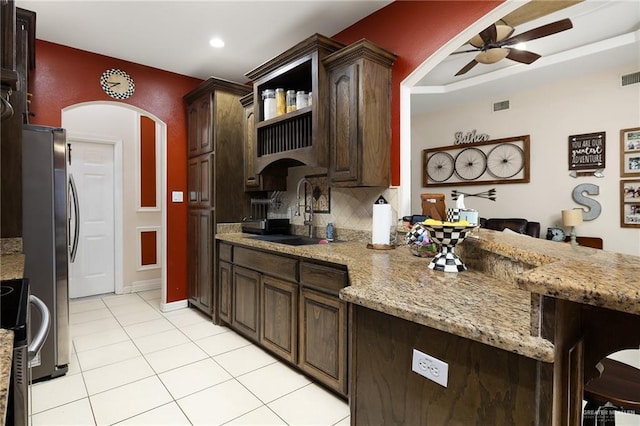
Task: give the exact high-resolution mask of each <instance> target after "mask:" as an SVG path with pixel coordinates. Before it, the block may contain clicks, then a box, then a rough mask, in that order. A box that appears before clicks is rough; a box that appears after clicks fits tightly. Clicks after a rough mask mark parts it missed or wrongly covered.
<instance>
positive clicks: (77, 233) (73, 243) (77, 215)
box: [69, 174, 80, 263]
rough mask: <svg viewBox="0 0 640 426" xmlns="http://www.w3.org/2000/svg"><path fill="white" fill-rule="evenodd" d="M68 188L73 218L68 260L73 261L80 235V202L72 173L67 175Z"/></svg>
mask: <svg viewBox="0 0 640 426" xmlns="http://www.w3.org/2000/svg"><path fill="white" fill-rule="evenodd" d="M69 188H70V190H71V199H72V200H73V214H74V218H75V224H74V225H75V226H74V230H73V240H72V241H71V244H70V246H71V247H70V249H71V253H70V256H71V259H70V262H71V263H73V262H74V261H75V260H76V254H78V239H79V237H80V202H79V200H78V189H77V188H76V181H75V180H73V175H71V174H70V175H69Z"/></svg>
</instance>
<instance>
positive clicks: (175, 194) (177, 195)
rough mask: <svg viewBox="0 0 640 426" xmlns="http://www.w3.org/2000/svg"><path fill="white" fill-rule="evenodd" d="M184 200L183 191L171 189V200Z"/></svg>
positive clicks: (176, 201) (179, 201)
mask: <svg viewBox="0 0 640 426" xmlns="http://www.w3.org/2000/svg"><path fill="white" fill-rule="evenodd" d="M182 200H183V197H182V191H171V201H173V202H174V203H181V202H182Z"/></svg>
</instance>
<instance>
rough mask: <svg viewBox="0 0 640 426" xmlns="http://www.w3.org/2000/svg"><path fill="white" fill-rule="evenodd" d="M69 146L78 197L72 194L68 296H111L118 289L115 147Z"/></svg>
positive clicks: (96, 145)
mask: <svg viewBox="0 0 640 426" xmlns="http://www.w3.org/2000/svg"><path fill="white" fill-rule="evenodd" d="M69 144H70V148H71V151H70V164H69V165H68V174H69V180H70V183H71V181H72V180H73V182H74V183H75V193H76V194H77V196H76V197H74V196H73V195H72V194H71V193H70V198H71V204H72V205H71V208H70V227H69V228H70V233H71V235H70V241H71V245H72V254H71V256H70V258H69V261H70V265H69V297H71V298H76V297H85V296H92V295H95V294H104V293H112V292H114V290H115V264H114V246H115V244H114V239H115V230H114V229H115V226H114V218H115V215H114V147H113V145H110V144H102V143H90V142H81V141H76V140H74V141H72V142H69ZM72 185H73V184H72ZM70 192H71V191H70ZM74 198H75V199H76V200H77V209H76V208H74V205H73V203H74ZM76 212H77V214H76ZM76 239H77V240H76ZM75 241H77V244H74V242H75ZM74 245H76V246H77V247H76V249H75V251H73V246H74Z"/></svg>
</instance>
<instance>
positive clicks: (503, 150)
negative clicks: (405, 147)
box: [422, 135, 530, 187]
mask: <svg viewBox="0 0 640 426" xmlns="http://www.w3.org/2000/svg"><path fill="white" fill-rule="evenodd" d="M529 139H530V138H529V135H524V136H516V137H513V138H504V139H494V140H488V141H483V142H473V143H465V144H464V145H454V146H442V147H438V148H431V149H425V150H423V151H422V186H423V187H427V186H448V185H482V184H493V183H495V184H500V183H528V182H529Z"/></svg>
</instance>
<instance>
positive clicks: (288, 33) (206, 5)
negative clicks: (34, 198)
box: [16, 0, 391, 83]
mask: <svg viewBox="0 0 640 426" xmlns="http://www.w3.org/2000/svg"><path fill="white" fill-rule="evenodd" d="M389 3H391V0H356V1H346V0H333V1H327V0H323V1H307V0H296V1H271V0H252V1H242V0H232V1H217V0H207V1H204V0H200V1H175V0H174V1H169V0H136V1H133V0H129V1H123V0H99V1H95V0H64V1H61V0H39V1H37V0H16V5H17V6H18V7H21V8H23V9H28V10H31V11H35V12H36V38H38V39H40V40H46V41H50V42H53V43H58V44H62V45H65V46H70V47H74V48H77V49H81V50H86V51H89V52H94V53H99V54H101V55H105V56H110V57H114V58H118V59H123V60H126V61H131V62H135V63H138V64H143V65H148V66H151V67H155V68H159V69H163V70H167V71H172V72H175V73H178V74H182V75H187V76H191V77H196V78H200V79H206V78H208V77H210V76H215V77H219V78H224V79H227V80H232V81H237V82H240V83H242V82H245V81H247V78H246V77H245V76H244V74H245V73H246V72H248V71H250V70H252V69H253V68H255V67H257V66H258V65H260V64H262V63H263V62H265V61H267V60H269V59H271V58H273V57H274V56H276V55H278V54H280V53H282V52H284V51H285V50H287V49H289V48H290V47H292V46H293V45H295V44H296V43H298V42H299V41H302V40H304V39H305V38H307V37H309V36H311V35H313V34H315V33H320V34H323V35H326V36H329V37H331V36H333V35H335V34H337V33H339V32H340V31H342V30H343V29H345V28H347V27H349V26H351V25H352V24H354V23H356V22H358V21H359V20H361V19H362V18H364V17H365V16H367V15H370V14H371V13H373V12H375V11H376V10H378V9H380V8H382V7H384V6H386V5H387V4H389ZM214 36H215V37H221V38H222V39H223V40H224V41H225V47H224V48H222V49H214V48H212V47H211V46H209V40H210V39H211V38H212V37H214Z"/></svg>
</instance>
